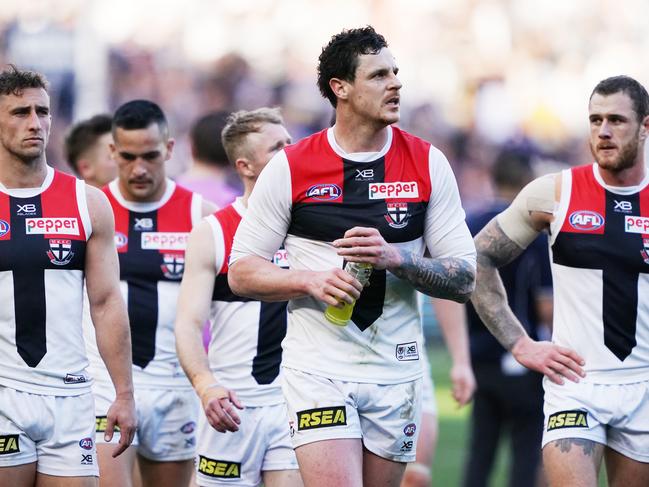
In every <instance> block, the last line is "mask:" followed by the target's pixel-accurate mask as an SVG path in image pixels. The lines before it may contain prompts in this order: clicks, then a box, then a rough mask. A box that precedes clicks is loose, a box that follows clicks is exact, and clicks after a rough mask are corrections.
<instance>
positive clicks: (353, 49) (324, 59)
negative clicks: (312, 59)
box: [318, 25, 388, 108]
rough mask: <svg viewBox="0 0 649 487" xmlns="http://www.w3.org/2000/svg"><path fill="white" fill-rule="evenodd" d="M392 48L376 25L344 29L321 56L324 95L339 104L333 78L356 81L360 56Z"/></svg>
mask: <svg viewBox="0 0 649 487" xmlns="http://www.w3.org/2000/svg"><path fill="white" fill-rule="evenodd" d="M385 47H388V43H387V41H386V40H385V38H384V37H383V36H382V35H381V34H379V33H378V32H376V31H375V30H374V28H373V27H372V26H369V25H368V26H366V27H361V28H358V29H349V30H343V31H342V32H341V33H339V34H336V35H334V36H333V37H332V38H331V40H330V41H329V44H327V45H326V46H325V47H324V48H322V52H321V53H320V57H319V58H318V61H319V62H318V88H319V89H320V93H321V94H322V96H323V97H325V98H327V99H328V100H329V102H330V103H331V104H332V105H333V107H334V108H335V107H336V104H337V103H338V100H337V99H336V95H335V93H334V92H333V91H332V90H331V87H330V86H329V80H331V78H339V79H342V80H345V81H349V82H352V81H354V79H355V77H356V68H357V67H358V56H361V55H363V54H378V53H379V51H381V49H383V48H385Z"/></svg>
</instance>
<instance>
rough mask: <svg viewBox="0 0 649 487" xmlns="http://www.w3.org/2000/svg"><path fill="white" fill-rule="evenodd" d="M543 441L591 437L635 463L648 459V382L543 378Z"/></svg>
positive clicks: (544, 442)
mask: <svg viewBox="0 0 649 487" xmlns="http://www.w3.org/2000/svg"><path fill="white" fill-rule="evenodd" d="M543 388H544V389H545V404H544V407H543V411H544V413H545V425H544V429H543V443H542V446H545V445H546V444H548V443H549V442H551V441H555V440H559V439H563V438H583V439H586V440H591V441H594V442H597V443H601V444H603V445H607V446H608V447H609V448H611V449H613V450H615V451H617V452H619V453H621V454H622V455H624V456H626V457H629V458H631V459H633V460H637V461H639V462H645V463H647V462H649V381H643V382H635V383H631V384H593V383H589V382H585V381H583V380H582V381H580V382H578V383H574V382H571V381H568V380H566V381H565V384H564V385H557V384H554V383H553V382H551V381H550V380H548V379H547V378H544V379H543Z"/></svg>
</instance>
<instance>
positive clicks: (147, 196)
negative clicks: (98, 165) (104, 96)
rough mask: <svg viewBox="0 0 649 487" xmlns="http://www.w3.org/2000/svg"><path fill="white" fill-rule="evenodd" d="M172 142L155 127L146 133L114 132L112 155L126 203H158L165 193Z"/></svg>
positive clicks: (146, 130)
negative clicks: (167, 165)
mask: <svg viewBox="0 0 649 487" xmlns="http://www.w3.org/2000/svg"><path fill="white" fill-rule="evenodd" d="M173 145H174V141H173V139H168V138H167V137H166V134H165V133H163V132H162V131H161V130H160V127H159V126H158V124H156V123H152V124H151V125H149V126H148V127H147V128H145V129H135V130H124V129H122V128H117V130H116V131H115V140H114V142H113V144H111V154H112V157H113V159H114V160H115V162H116V163H117V171H118V177H119V188H120V190H121V192H122V194H123V195H124V197H125V198H126V199H127V200H130V201H141V202H146V201H157V200H159V199H160V198H161V197H162V195H163V194H164V192H165V178H166V172H165V165H164V163H165V161H167V160H169V158H170V157H171V153H172V150H173Z"/></svg>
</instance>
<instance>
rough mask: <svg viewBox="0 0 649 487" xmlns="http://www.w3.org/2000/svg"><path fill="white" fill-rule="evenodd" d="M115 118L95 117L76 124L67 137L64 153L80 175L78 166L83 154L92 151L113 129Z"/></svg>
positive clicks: (102, 115) (103, 115)
mask: <svg viewBox="0 0 649 487" xmlns="http://www.w3.org/2000/svg"><path fill="white" fill-rule="evenodd" d="M112 124H113V118H112V117H111V116H110V115H106V114H101V115H95V116H94V117H92V118H89V119H87V120H83V121H81V122H79V123H77V124H75V125H74V126H73V127H72V128H71V129H70V130H69V131H68V133H67V135H66V137H65V144H64V151H65V157H66V159H67V160H68V163H69V164H70V166H71V167H72V169H74V172H76V173H77V174H79V167H78V165H77V163H78V161H79V159H80V158H81V156H83V154H84V153H85V152H86V151H87V150H89V149H91V148H92V147H93V146H94V145H95V143H96V142H97V140H98V139H99V138H100V137H101V136H102V135H105V134H109V133H110V132H111V129H112Z"/></svg>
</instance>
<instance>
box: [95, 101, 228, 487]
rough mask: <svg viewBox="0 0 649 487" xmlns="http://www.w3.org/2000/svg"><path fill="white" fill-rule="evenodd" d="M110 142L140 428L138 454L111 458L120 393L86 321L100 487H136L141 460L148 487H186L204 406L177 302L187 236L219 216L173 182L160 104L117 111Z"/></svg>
mask: <svg viewBox="0 0 649 487" xmlns="http://www.w3.org/2000/svg"><path fill="white" fill-rule="evenodd" d="M112 133H113V143H112V144H111V146H110V149H111V153H112V157H113V159H114V160H115V162H116V163H117V168H118V177H117V179H115V180H114V181H112V182H111V183H110V184H108V185H107V186H106V187H104V193H105V194H106V196H107V197H108V201H109V202H110V204H111V206H112V209H113V214H114V217H115V229H116V232H115V240H116V242H117V252H118V255H119V261H120V281H121V290H122V293H123V295H124V299H125V301H126V303H127V308H128V316H129V321H130V325H131V336H132V341H133V382H134V384H135V402H136V406H137V411H138V428H137V436H136V440H135V443H136V448H134V449H132V450H131V453H129V455H128V456H125V457H123V458H120V459H119V461H115V460H113V459H111V458H110V456H109V455H107V454H106V452H107V445H106V442H105V440H104V439H103V431H102V427H101V426H102V419H103V416H104V415H105V414H106V405H107V404H108V402H109V401H110V399H111V397H112V395H113V393H114V391H113V390H112V388H111V387H110V384H109V383H108V382H107V380H106V373H105V370H104V369H103V367H102V366H101V363H100V362H99V356H98V354H97V350H96V349H94V347H93V346H92V344H93V342H94V341H93V339H92V334H91V331H92V327H91V326H89V324H90V323H89V321H90V320H86V326H85V330H86V332H88V334H87V340H86V341H87V343H88V348H89V355H90V358H91V370H92V372H93V375H94V376H95V384H94V386H93V392H94V393H95V401H96V415H97V431H96V434H97V436H96V441H97V443H98V451H99V455H100V459H101V463H100V467H101V474H102V479H101V484H102V486H104V485H105V486H115V487H117V486H119V487H122V486H128V485H131V472H132V468H133V463H134V461H135V458H136V455H135V454H136V452H137V460H138V465H139V469H140V472H141V475H142V481H143V484H144V485H145V486H155V487H164V486H169V487H172V486H173V487H176V486H183V485H187V484H188V483H189V480H190V477H191V474H192V464H193V461H192V460H193V458H194V450H195V428H196V420H197V414H198V402H197V398H196V395H195V394H194V391H193V390H192V388H191V384H190V383H189V381H188V380H187V377H186V376H185V374H184V373H183V371H182V369H181V367H180V365H179V363H178V357H177V356H176V346H175V339H174V320H175V315H176V300H177V295H178V290H179V288H180V280H181V278H182V275H183V270H184V255H185V245H186V241H187V237H188V235H189V232H190V231H191V229H192V227H193V226H194V225H195V224H196V223H198V222H199V221H200V220H201V218H202V217H203V216H205V215H208V214H210V213H212V212H213V211H214V209H215V207H214V206H213V205H211V204H208V203H206V202H204V201H203V199H202V198H201V196H200V195H197V194H195V193H192V192H191V191H188V190H186V189H184V188H182V187H180V186H178V185H176V184H175V183H174V182H173V181H172V180H171V179H169V178H168V177H167V176H166V170H165V164H166V161H168V160H169V159H170V158H171V156H172V153H173V147H174V139H172V138H170V137H169V129H168V124H167V120H166V117H165V115H164V113H163V112H162V110H161V108H160V107H159V106H158V105H157V104H155V103H153V102H151V101H148V100H134V101H130V102H128V103H125V104H124V105H122V106H120V107H119V108H118V109H117V110H116V111H115V114H114V115H113V128H112Z"/></svg>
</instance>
